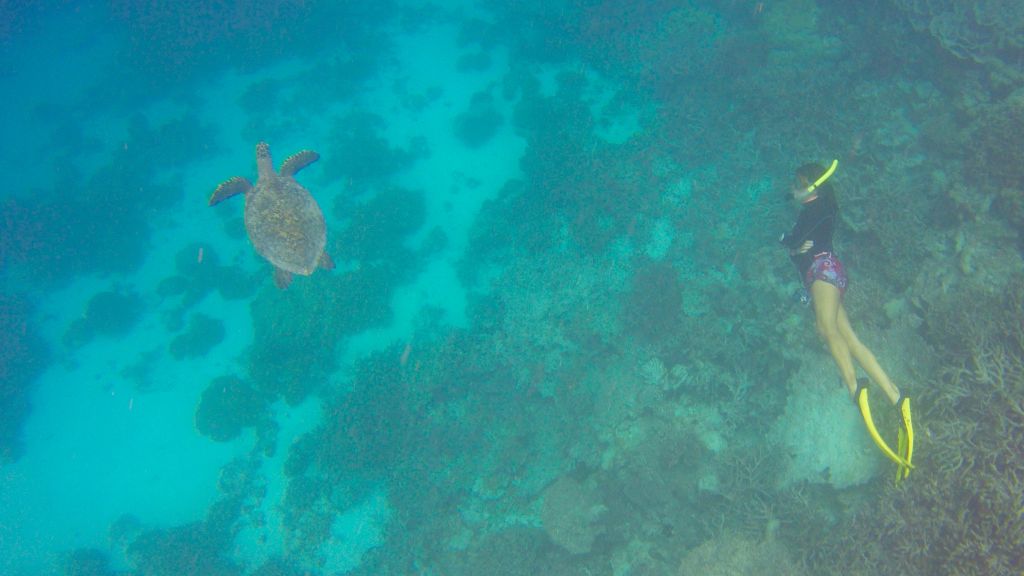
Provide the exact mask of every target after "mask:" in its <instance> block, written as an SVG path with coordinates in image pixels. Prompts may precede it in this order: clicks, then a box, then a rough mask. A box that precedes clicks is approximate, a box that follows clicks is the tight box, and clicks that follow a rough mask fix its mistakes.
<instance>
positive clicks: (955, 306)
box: [809, 277, 1024, 576]
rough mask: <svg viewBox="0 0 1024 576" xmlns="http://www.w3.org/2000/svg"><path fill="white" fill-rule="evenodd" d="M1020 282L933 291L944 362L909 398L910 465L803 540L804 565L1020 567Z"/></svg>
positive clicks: (920, 570) (932, 328)
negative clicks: (912, 405)
mask: <svg viewBox="0 0 1024 576" xmlns="http://www.w3.org/2000/svg"><path fill="white" fill-rule="evenodd" d="M1022 280H1024V278H1021V277H1017V278H1015V279H1014V280H1013V281H1012V283H1011V284H1010V286H1008V287H1007V291H1006V292H1005V293H998V292H997V293H992V291H991V289H990V288H988V287H976V288H973V289H969V290H968V291H966V292H962V293H958V294H955V295H953V294H945V295H937V296H936V297H934V298H932V299H930V301H929V304H928V310H927V312H926V316H925V324H924V329H925V334H926V337H927V338H928V340H929V342H930V343H931V344H932V345H933V346H935V347H936V348H937V349H938V351H939V352H940V357H942V358H943V359H944V366H943V376H942V377H940V378H939V379H937V381H936V382H934V385H933V386H931V387H929V388H928V389H927V390H928V391H929V392H930V394H924V395H922V396H921V397H920V401H919V402H918V404H917V409H916V410H917V412H916V413H915V416H916V418H915V420H916V422H917V426H918V428H919V433H918V434H917V438H918V448H917V450H916V451H915V453H916V457H915V460H914V462H915V464H916V465H917V468H918V471H917V472H915V473H912V474H911V477H910V478H909V479H908V480H907V481H906V482H904V483H903V485H901V486H899V487H896V488H892V487H890V488H888V489H887V490H885V492H884V493H883V494H881V495H880V497H879V499H878V501H877V502H876V503H875V504H874V505H872V506H869V507H868V508H867V509H866V510H864V511H863V512H862V513H860V514H858V515H857V516H856V517H854V518H853V520H852V521H851V522H850V525H849V526H841V527H840V528H841V530H838V531H837V532H836V533H835V534H834V535H833V536H832V537H826V538H825V540H826V542H825V545H824V546H822V545H820V544H818V545H815V544H811V546H812V551H811V552H810V554H809V555H810V560H811V565H812V566H815V567H818V568H819V569H820V568H821V567H825V566H835V565H837V563H841V564H842V565H846V566H850V567H851V569H852V570H853V571H854V572H855V573H875V574H883V575H887V574H892V575H897V574H900V575H911V576H913V575H918V574H920V575H925V574H927V575H947V574H949V575H953V574H957V575H978V576H981V575H983V574H986V575H991V574H1000V575H1002V574H1006V575H1009V574H1017V573H1019V572H1020V571H1021V570H1022V569H1024V536H1022V535H1024V517H1022V516H1021V514H1020V510H1021V509H1022V506H1024V484H1022V483H1021V478H1024V464H1022V462H1021V460H1020V458H1019V457H1018V456H1017V455H1019V454H1021V453H1022V451H1024V407H1022V405H1021V398H1022V397H1024V325H1022V324H1021V322H1020V319H1021V318H1022V317H1024V282H1022ZM840 533H841V534H843V536H842V537H839V536H838V534H840ZM849 538H853V539H854V540H855V541H857V542H859V543H860V546H857V547H856V548H853V547H851V546H850V544H849V540H848V539H849Z"/></svg>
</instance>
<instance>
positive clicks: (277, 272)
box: [274, 266, 292, 290]
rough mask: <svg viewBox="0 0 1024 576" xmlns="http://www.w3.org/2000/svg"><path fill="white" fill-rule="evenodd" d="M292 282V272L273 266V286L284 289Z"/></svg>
mask: <svg viewBox="0 0 1024 576" xmlns="http://www.w3.org/2000/svg"><path fill="white" fill-rule="evenodd" d="M291 283H292V273H291V272H288V271H287V270H281V269H280V268H278V267H277V266H274V286H277V287H278V288H279V289H281V290H284V289H285V288H287V287H288V285H289V284H291Z"/></svg>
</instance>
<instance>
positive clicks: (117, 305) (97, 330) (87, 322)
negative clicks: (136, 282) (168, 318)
mask: <svg viewBox="0 0 1024 576" xmlns="http://www.w3.org/2000/svg"><path fill="white" fill-rule="evenodd" d="M142 312H143V303H142V298H141V297H139V295H138V294H136V293H134V292H114V291H107V292H100V293H98V294H96V295H95V296H93V297H92V298H90V299H89V303H88V304H87V305H86V308H85V312H84V313H83V314H82V317H81V318H78V319H77V320H75V321H74V322H72V323H71V325H70V326H68V329H67V331H66V332H65V333H64V345H65V346H69V347H72V348H75V347H78V346H81V345H83V344H86V343H88V342H89V341H91V340H92V339H93V338H95V337H97V336H108V337H110V336H123V335H124V334H127V333H128V332H130V331H131V329H132V328H133V327H134V326H135V324H136V323H137V322H138V321H139V318H140V317H141V316H142Z"/></svg>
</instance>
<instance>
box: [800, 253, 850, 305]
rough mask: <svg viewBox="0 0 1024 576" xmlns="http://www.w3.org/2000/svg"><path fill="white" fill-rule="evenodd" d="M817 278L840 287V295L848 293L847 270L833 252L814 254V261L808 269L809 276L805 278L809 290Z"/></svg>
mask: <svg viewBox="0 0 1024 576" xmlns="http://www.w3.org/2000/svg"><path fill="white" fill-rule="evenodd" d="M815 280H821V281H822V282H828V283H829V284H831V285H833V286H835V287H836V288H838V289H839V295H840V296H842V295H843V294H845V293H846V283H847V280H846V270H844V269H843V263H842V262H840V261H839V258H836V255H835V254H833V253H831V252H822V253H821V254H815V255H814V262H812V263H811V268H810V269H809V270H807V276H806V277H805V278H804V285H805V286H807V289H808V290H810V289H811V284H813V283H814V281H815Z"/></svg>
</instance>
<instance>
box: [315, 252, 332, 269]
mask: <svg viewBox="0 0 1024 576" xmlns="http://www.w3.org/2000/svg"><path fill="white" fill-rule="evenodd" d="M317 265H318V266H320V267H321V268H323V269H324V270H334V260H331V257H330V255H328V254H327V252H324V253H323V254H321V255H320V260H319V261H318V262H317Z"/></svg>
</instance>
